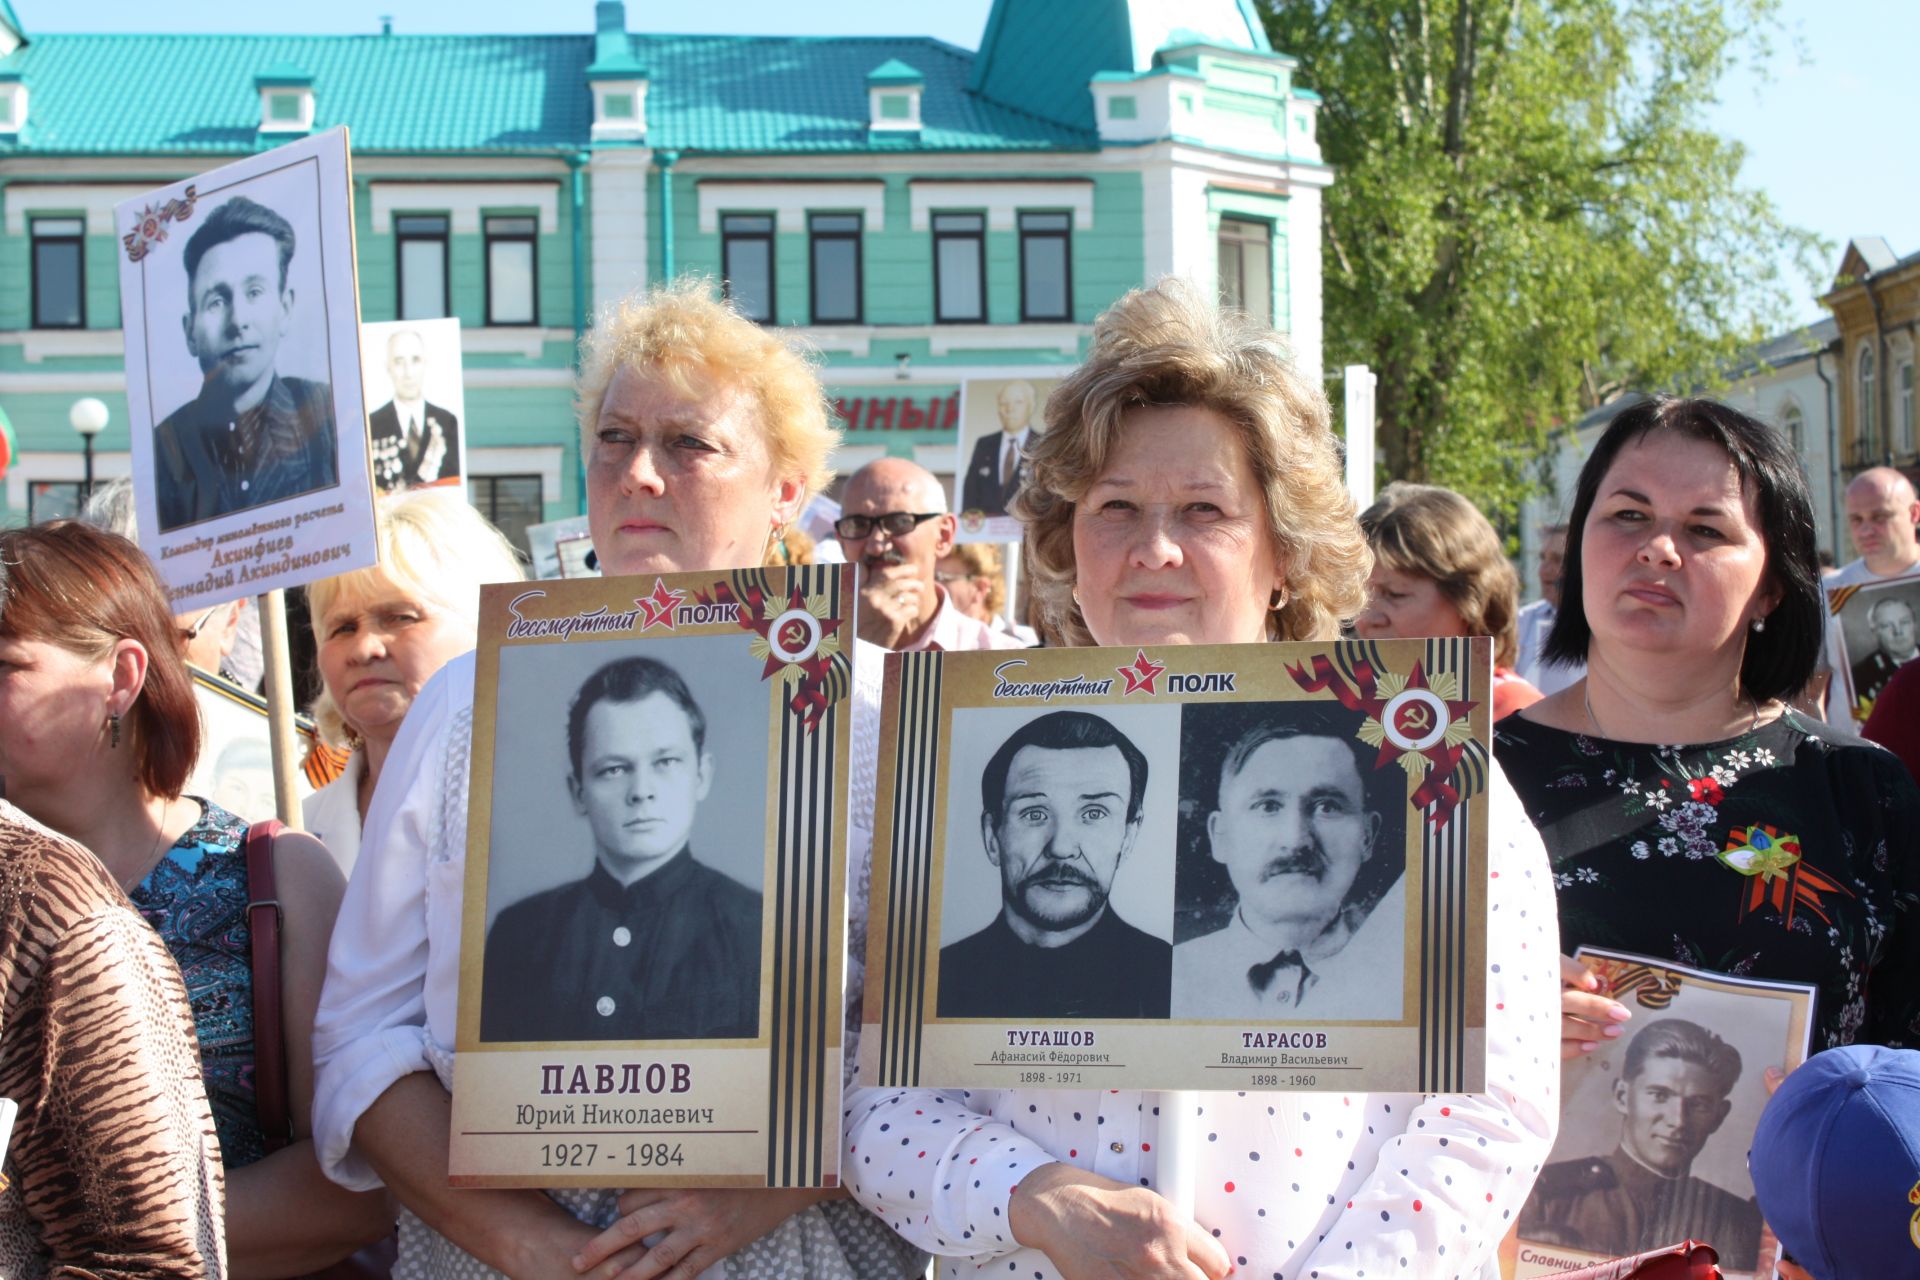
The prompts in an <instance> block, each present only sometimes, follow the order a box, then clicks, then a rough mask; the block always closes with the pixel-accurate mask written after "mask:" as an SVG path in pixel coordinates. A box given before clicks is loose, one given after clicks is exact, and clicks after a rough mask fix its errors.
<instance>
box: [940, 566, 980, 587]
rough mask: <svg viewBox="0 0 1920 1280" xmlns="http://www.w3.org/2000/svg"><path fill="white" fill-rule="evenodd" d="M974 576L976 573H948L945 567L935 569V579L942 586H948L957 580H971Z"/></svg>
mask: <svg viewBox="0 0 1920 1280" xmlns="http://www.w3.org/2000/svg"><path fill="white" fill-rule="evenodd" d="M973 578H974V575H973V574H971V573H948V572H947V571H946V570H944V569H935V570H934V571H933V580H934V581H935V582H937V583H939V584H940V585H942V586H947V585H950V584H952V583H955V582H971V581H973Z"/></svg>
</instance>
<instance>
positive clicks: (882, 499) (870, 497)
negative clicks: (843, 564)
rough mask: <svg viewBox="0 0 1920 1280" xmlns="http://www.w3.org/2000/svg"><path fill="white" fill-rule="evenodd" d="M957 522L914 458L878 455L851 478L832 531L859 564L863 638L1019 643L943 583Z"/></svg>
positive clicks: (977, 645)
mask: <svg viewBox="0 0 1920 1280" xmlns="http://www.w3.org/2000/svg"><path fill="white" fill-rule="evenodd" d="M955 527H956V522H955V520H954V518H953V514H952V513H951V512H949V511H948V510H947V498H946V494H945V492H944V491H943V490H942V489H941V486H940V482H939V481H938V480H936V479H935V478H934V475H933V473H932V472H931V471H928V470H927V469H926V468H925V467H922V466H920V465H919V464H918V463H914V462H910V461H908V460H907V459H905V458H876V459H875V460H874V461H872V462H869V463H868V464H867V465H866V466H864V467H862V468H860V469H859V470H858V471H856V472H854V473H853V475H852V476H850V477H849V478H848V480H847V487H846V489H845V490H844V491H843V492H842V493H841V495H840V518H839V519H838V520H836V521H835V522H834V526H833V530H834V533H835V534H837V535H838V537H839V541H840V550H841V551H842V552H843V553H844V554H845V555H846V557H847V563H848V564H852V565H858V566H859V569H860V587H859V602H858V605H857V607H856V618H855V623H854V629H855V633H856V634H858V635H859V637H860V638H861V639H862V640H865V641H866V642H867V643H869V644H876V645H879V646H880V647H881V648H883V649H896V650H901V651H912V650H920V649H941V650H948V651H952V650H971V649H1017V648H1021V647H1023V646H1022V645H1021V644H1020V642H1019V641H1018V640H1016V639H1014V638H1013V637H1012V636H1008V635H1004V634H1002V633H1001V632H998V631H995V630H993V629H992V628H990V627H987V626H985V625H983V624H981V623H979V622H976V621H975V620H974V619H972V618H969V617H968V616H967V615H966V614H964V613H962V612H961V611H960V610H959V608H958V607H956V606H955V604H954V603H953V600H952V599H951V597H949V596H948V595H947V589H946V588H945V587H943V586H941V585H940V583H939V580H938V575H939V568H940V558H941V557H942V556H944V555H946V554H947V553H948V552H949V551H952V550H953V539H954V530H955Z"/></svg>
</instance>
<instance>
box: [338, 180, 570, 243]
mask: <svg viewBox="0 0 1920 1280" xmlns="http://www.w3.org/2000/svg"><path fill="white" fill-rule="evenodd" d="M367 186H368V190H369V191H370V192H371V194H372V197H373V229H374V230H375V231H376V232H378V233H379V234H381V235H392V234H393V215H394V213H395V212H396V211H398V212H401V213H428V212H431V213H445V214H446V215H447V218H448V230H449V231H451V232H453V233H454V234H456V235H467V236H477V235H479V234H480V215H481V211H482V210H499V209H518V208H532V209H535V210H538V212H539V215H540V234H541V235H543V236H550V235H552V234H554V232H556V231H558V230H559V229H560V184H559V183H557V182H381V181H379V180H378V179H376V180H374V181H373V182H370V183H368V184H367Z"/></svg>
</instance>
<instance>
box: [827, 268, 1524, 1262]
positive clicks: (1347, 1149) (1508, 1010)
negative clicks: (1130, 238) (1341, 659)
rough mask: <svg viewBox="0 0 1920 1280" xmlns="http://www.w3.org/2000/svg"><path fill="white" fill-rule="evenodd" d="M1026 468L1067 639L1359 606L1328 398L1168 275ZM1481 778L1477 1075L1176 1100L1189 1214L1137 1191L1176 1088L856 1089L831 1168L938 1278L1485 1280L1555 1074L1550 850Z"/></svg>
mask: <svg viewBox="0 0 1920 1280" xmlns="http://www.w3.org/2000/svg"><path fill="white" fill-rule="evenodd" d="M1028 476H1029V478H1028V480H1027V482H1026V487H1025V488H1023V489H1022V490H1021V493H1020V495H1019V497H1018V498H1016V500H1015V504H1014V506H1015V511H1016V514H1018V515H1020V516H1021V518H1022V519H1023V520H1024V521H1025V522H1026V536H1027V551H1028V556H1029V560H1030V562H1031V564H1032V567H1033V577H1034V590H1035V596H1036V601H1037V603H1038V604H1039V606H1040V608H1041V611H1042V616H1043V619H1044V621H1045V624H1046V626H1047V629H1048V630H1049V631H1051V632H1052V633H1053V635H1055V636H1056V637H1058V638H1059V639H1060V640H1062V641H1064V642H1065V643H1067V644H1070V645H1086V644H1103V645H1128V646H1132V645H1152V644H1227V643H1246V642H1254V641H1260V640H1267V639H1328V638H1332V637H1333V636H1334V635H1335V634H1336V633H1337V629H1338V626H1339V623H1340V621H1341V620H1342V619H1343V618H1347V617H1351V616H1352V615H1353V614H1355V613H1357V612H1358V611H1359V610H1360V608H1361V607H1362V606H1363V605H1364V604H1365V601H1366V595H1365V587H1366V581H1367V574H1368V570H1369V565H1370V560H1371V556H1370V554H1369V553H1368V550H1367V546H1366V542H1365V539H1364V538H1363V537H1362V535H1361V532H1360V529H1359V526H1358V524H1357V523H1356V522H1355V518H1354V508H1353V503H1352V501H1351V499H1350V498H1349V497H1348V496H1347V493H1346V490H1345V486H1344V483H1343V478H1342V468H1341V463H1340V458H1339V453H1338V445H1337V443H1336V441H1335V439H1334V437H1333V434H1332V432H1331V430H1330V427H1329V411H1328V407H1327V402H1326V399H1325V397H1324V396H1323V395H1322V394H1321V392H1320V391H1319V390H1318V388H1316V387H1313V386H1311V385H1310V384H1308V383H1307V382H1305V381H1304V380H1303V379H1302V378H1301V377H1300V376H1299V374H1297V373H1296V372H1295V371H1294V370H1293V368H1292V367H1291V365H1290V364H1289V362H1288V359H1287V357H1286V354H1285V352H1284V350H1283V348H1282V346H1281V343H1280V340H1279V339H1278V338H1277V337H1276V336H1275V335H1274V334H1273V333H1272V332H1271V331H1270V330H1267V329H1264V328H1262V327H1260V326H1257V325H1255V324H1253V323H1252V322H1250V321H1248V320H1246V319H1245V318H1244V317H1242V316H1239V315H1237V314H1232V315H1227V314H1220V313H1217V312H1216V311H1215V309H1214V308H1213V307H1212V306H1210V305H1209V304H1208V303H1206V302H1205V301H1203V300H1202V299H1201V298H1200V297H1199V296H1198V294H1197V293H1196V292H1195V291H1193V290H1192V289H1191V288H1189V287H1185V286H1182V285H1180V284H1178V283H1177V282H1171V281H1170V282H1165V283H1163V284H1161V285H1160V286H1159V287H1158V288H1156V289H1153V290H1149V291H1136V292H1134V293H1132V294H1129V295H1128V296H1127V297H1125V298H1123V299H1122V300H1121V301H1120V302H1118V303H1117V304H1115V306H1114V307H1113V308H1112V310H1110V311H1109V312H1108V313H1107V314H1106V315H1105V316H1103V317H1102V318H1101V320H1100V322H1099V323H1098V324H1097V325H1096V326H1095V331H1094V342H1093V348H1092V350H1091V352H1090V354H1089V356H1088V360H1087V362H1086V364H1085V365H1083V366H1082V367H1081V369H1080V370H1079V371H1078V372H1076V373H1075V374H1074V375H1073V376H1072V377H1070V378H1068V379H1067V380H1066V382H1064V383H1063V384H1062V385H1061V386H1060V387H1059V389H1058V390H1056V391H1055V392H1054V393H1053V395H1052V396H1051V397H1050V398H1049V399H1048V402H1047V429H1046V431H1045V432H1044V433H1043V434H1040V435H1038V436H1037V439H1036V443H1035V444H1033V445H1032V446H1031V447H1030V455H1029V471H1028ZM1490 786H1491V793H1490V797H1489V799H1490V802H1491V803H1490V812H1491V827H1492V831H1491V836H1490V840H1489V844H1490V850H1489V852H1490V859H1489V862H1490V875H1491V877H1492V878H1491V880H1490V882H1489V885H1488V907H1489V911H1490V913H1491V914H1490V917H1489V919H1490V924H1491V926H1492V927H1491V929H1490V930H1489V936H1488V942H1487V949H1488V961H1489V965H1488V969H1489V972H1488V977H1487V1032H1486V1042H1487V1092H1486V1093H1485V1094H1484V1095H1474V1096H1437V1097H1420V1096H1417V1095H1409V1094H1378V1093H1376V1094H1361V1093H1354V1094H1338V1093H1315V1094H1285V1093H1268V1094H1259V1093H1247V1094H1218V1093H1214V1094H1198V1095H1193V1096H1194V1097H1196V1098H1197V1105H1198V1107H1199V1114H1198V1115H1197V1116H1196V1117H1194V1123H1193V1125H1192V1126H1190V1127H1191V1128H1192V1129H1193V1130H1194V1136H1193V1141H1194V1143H1195V1145H1196V1146H1197V1148H1198V1150H1197V1151H1195V1152H1193V1153H1190V1154H1192V1156H1193V1158H1194V1162H1195V1166H1196V1168H1197V1170H1198V1172H1197V1176H1196V1177H1195V1179H1194V1180H1195V1183H1196V1184H1197V1194H1196V1197H1195V1203H1194V1207H1193V1219H1192V1220H1191V1221H1189V1220H1187V1219H1185V1218H1184V1216H1183V1215H1182V1214H1181V1213H1180V1212H1178V1211H1176V1210H1175V1209H1174V1207H1173V1206H1172V1205H1171V1204H1170V1203H1169V1202H1168V1201H1167V1200H1165V1199H1163V1198H1162V1197H1161V1196H1160V1195H1159V1194H1158V1193H1157V1192H1156V1191H1155V1190H1154V1188H1155V1186H1156V1183H1157V1180H1158V1179H1159V1177H1160V1175H1161V1173H1162V1168H1163V1166H1162V1165H1161V1163H1160V1161H1161V1157H1162V1155H1163V1154H1164V1153H1163V1152H1162V1151H1160V1150H1159V1149H1158V1148H1159V1147H1160V1145H1161V1143H1160V1133H1161V1129H1160V1122H1159V1112H1158V1104H1159V1103H1160V1101H1161V1099H1162V1097H1163V1096H1168V1095H1160V1094H1152V1093H1140V1092H1134V1091H1090V1090H1071V1091H1069V1090H1012V1089H1008V1090H973V1091H970V1092H963V1091H958V1090H942V1091H931V1090H898V1089H892V1090H884V1089H867V1090H861V1091H859V1092H857V1093H855V1094H854V1095H853V1096H851V1097H850V1098H849V1099H848V1104H847V1128H846V1152H845V1155H844V1157H843V1161H842V1169H843V1175H842V1176H843V1177H844V1178H845V1180H846V1182H847V1184H848V1186H849V1188H850V1189H851V1190H852V1191H853V1194H854V1195H855V1197H856V1198H858V1199H859V1200H860V1201H861V1203H863V1204H865V1205H866V1206H867V1207H868V1208H870V1209H872V1210H873V1211H874V1212H875V1213H877V1214H879V1215H880V1216H881V1217H882V1218H883V1219H885V1220H886V1221H887V1222H888V1223H889V1224H890V1225H892V1226H893V1227H894V1228H895V1230H897V1231H899V1232H900V1233H901V1234H903V1235H905V1236H906V1237H907V1238H908V1239H910V1240H912V1241H913V1242H914V1243H916V1244H918V1245H920V1246H921V1247H922V1248H925V1249H928V1250H930V1251H932V1252H933V1253H935V1254H936V1255H938V1256H939V1268H940V1271H939V1274H940V1275H941V1276H942V1277H949V1278H956V1280H957V1278H959V1277H976V1276H977V1277H983V1278H984V1277H990V1276H1007V1275H1017V1276H1021V1277H1027V1276H1035V1277H1041V1278H1042V1280H1051V1278H1052V1277H1065V1278H1066V1280H1080V1278H1081V1277H1087V1278H1089V1280H1090V1278H1091V1277H1096V1276H1099V1277H1107V1276H1123V1277H1154V1278H1156V1280H1158V1278H1162V1277H1166V1278H1172V1277H1181V1278H1184V1280H1193V1278H1195V1277H1199V1276H1206V1277H1209V1278H1210V1280H1217V1278H1218V1277H1220V1276H1224V1275H1226V1274H1227V1273H1228V1271H1229V1269H1234V1270H1237V1271H1240V1272H1243V1273H1248V1274H1257V1275H1259V1276H1261V1277H1263V1278H1264V1277H1267V1276H1274V1277H1276V1280H1278V1278H1280V1277H1284V1278H1285V1280H1293V1277H1296V1276H1298V1277H1302V1280H1305V1278H1306V1277H1309V1276H1318V1277H1322V1278H1323V1280H1330V1278H1332V1277H1343V1278H1345V1277H1357V1276H1360V1275H1363V1274H1364V1275H1376V1276H1383V1277H1384V1276H1422V1277H1442V1276H1456V1275H1479V1274H1481V1272H1482V1270H1483V1269H1484V1268H1488V1267H1490V1266H1492V1265H1493V1264H1492V1259H1493V1256H1494V1252H1495V1250H1496V1248H1497V1246H1498V1244H1499V1241H1500V1238H1501V1236H1502V1235H1503V1234H1504V1232H1505V1231H1506V1230H1507V1228H1508V1227H1509V1226H1511V1225H1512V1219H1513V1215H1514V1213H1516V1212H1517V1211H1518V1209H1519V1207H1520V1204H1521V1202H1522V1201H1523V1200H1524V1199H1525V1198H1526V1195H1527V1192H1528V1190H1529V1188H1530V1187H1531V1186H1532V1184H1533V1180H1534V1176H1535V1175H1536V1174H1537V1173H1538V1171H1539V1168H1540V1165H1541V1163H1542V1161H1543V1160H1544V1159H1545V1157H1546V1154H1547V1151H1548V1149H1549V1147H1550V1146H1551V1145H1552V1139H1553V1135H1554V1131H1555V1125H1556V1115H1557V1097H1556V1095H1557V1086H1558V1070H1559V1055H1558V1044H1557V1041H1558V1036H1559V986H1560V983H1559V960H1558V950H1557V944H1558V933H1557V929H1556V925H1555V915H1554V904H1553V892H1552V883H1551V878H1550V876H1549V873H1548V870H1547V863H1546V857H1545V854H1544V852H1543V851H1542V849H1541V845H1540V840H1539V836H1538V835H1537V834H1536V833H1535V832H1534V830H1533V828H1532V827H1531V826H1530V825H1528V823H1527V821H1526V819H1525V817H1524V816H1523V815H1522V814H1521V812H1520V809H1519V806H1518V804H1517V802H1516V801H1515V799H1514V797H1513V793H1512V790H1511V788H1510V787H1508V785H1507V783H1506V779H1505V778H1504V776H1503V775H1501V774H1500V773H1499V772H1498V770H1494V771H1493V776H1492V778H1491V780H1490ZM923 1152H924V1157H923V1156H922V1154H921V1153H923ZM989 1171H990V1172H989ZM956 1174H958V1176H956Z"/></svg>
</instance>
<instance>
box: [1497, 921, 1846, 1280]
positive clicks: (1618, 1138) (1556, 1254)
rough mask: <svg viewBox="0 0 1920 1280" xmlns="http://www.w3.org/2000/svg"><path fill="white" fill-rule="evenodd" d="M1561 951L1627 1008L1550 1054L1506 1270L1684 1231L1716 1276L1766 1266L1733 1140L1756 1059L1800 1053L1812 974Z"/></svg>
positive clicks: (1746, 1111)
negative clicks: (1742, 974) (1747, 972)
mask: <svg viewBox="0 0 1920 1280" xmlns="http://www.w3.org/2000/svg"><path fill="white" fill-rule="evenodd" d="M1574 956H1575V958H1576V959H1578V960H1579V961H1580V962H1581V963H1583V964H1585V965H1586V966H1587V968H1589V969H1591V970H1592V971H1593V972H1594V973H1595V974H1597V975H1598V976H1599V978H1600V982H1601V991H1602V993H1603V994H1605V995H1608V996H1611V997H1612V998H1613V999H1615V1000H1618V1001H1619V1002H1620V1003H1622V1004H1624V1005H1626V1006H1627V1007H1628V1008H1629V1009H1631V1010H1632V1011H1633V1017H1632V1018H1631V1019H1630V1020H1629V1021H1627V1022H1626V1023H1625V1024H1623V1025H1624V1027H1625V1032H1624V1034H1622V1035H1621V1036H1620V1037H1619V1038H1618V1039H1615V1040H1612V1041H1610V1042H1609V1043H1607V1044H1606V1045H1605V1046H1604V1047H1602V1048H1601V1049H1599V1050H1597V1051H1596V1052H1593V1053H1591V1054H1588V1055H1586V1056H1584V1057H1581V1058H1578V1059H1575V1060H1573V1061H1570V1062H1567V1063H1565V1064H1564V1065H1563V1066H1562V1067H1561V1071H1560V1136H1559V1138H1558V1139H1557V1140H1556V1141H1555V1142H1554V1146H1553V1152H1552V1154H1551V1155H1550V1156H1549V1157H1548V1162H1547V1164H1546V1166H1545V1167H1544V1168H1543V1169H1542V1170H1541V1171H1540V1178H1539V1180H1538V1181H1537V1182H1536V1183H1535V1184H1534V1188H1533V1195H1532V1197H1531V1198H1529V1199H1528V1201H1527V1203H1526V1205H1525V1206H1524V1207H1523V1208H1522V1209H1521V1211H1520V1225H1519V1230H1518V1235H1519V1243H1520V1252H1519V1261H1518V1264H1517V1267H1516V1269H1515V1271H1514V1274H1515V1275H1516V1276H1518V1277H1521V1278H1522V1280H1526V1278H1527V1277H1532V1276H1543V1275H1551V1274H1554V1273H1556V1272H1562V1271H1568V1270H1571V1269H1573V1268H1575V1267H1580V1266H1586V1265H1588V1264H1590V1263H1594V1262H1600V1261H1604V1260H1606V1259H1609V1258H1616V1257H1623V1256H1626V1255H1628V1254H1636V1253H1642V1252H1645V1251H1647V1250H1649V1249H1657V1248H1660V1247H1662V1246H1664V1245H1671V1244H1677V1243H1678V1242H1680V1241H1682V1240H1688V1239H1694V1240H1704V1241H1706V1242H1707V1243H1709V1244H1711V1245H1712V1246H1713V1247H1714V1249H1715V1250H1716V1251H1718V1253H1719V1255H1720V1269H1721V1270H1722V1271H1723V1272H1725V1273H1726V1274H1727V1275H1729V1276H1733V1275H1763V1276H1764V1275H1770V1274H1772V1268H1773V1263H1774V1261H1775V1254H1776V1252H1777V1243H1776V1242H1775V1240H1774V1238H1773V1234H1772V1233H1771V1232H1769V1231H1768V1230H1767V1229H1766V1227H1765V1224H1764V1223H1763V1222H1762V1221H1761V1217H1760V1209H1759V1206H1758V1205H1756V1204H1755V1203H1754V1199H1753V1179H1752V1178H1750V1177H1749V1176H1748V1174H1747V1148H1748V1147H1750V1146H1751V1145H1752V1144H1753V1131H1754V1127H1755V1126H1756V1125H1757V1124H1758V1123H1759V1122H1760V1112H1761V1111H1762V1110H1763V1109H1764V1108H1765V1107H1766V1105H1767V1087H1766V1083H1765V1080H1764V1078H1763V1077H1764V1075H1765V1071H1766V1069H1767V1068H1768V1067H1781V1068H1783V1069H1785V1070H1788V1071H1791V1070H1792V1069H1793V1068H1795V1067H1797V1066H1799V1065H1800V1063H1802V1062H1804V1061H1805V1060H1806V1057H1807V1052H1808V1049H1809V1047H1810V1043H1811V1039H1812V1035H1813V1023H1812V1014H1813V1001H1814V990H1815V988H1814V987H1813V986H1811V985H1803V984H1800V983H1790V982H1765V981H1760V980H1757V979H1751V978H1738V977H1731V976H1729V975H1727V974H1720V973H1709V972H1705V971H1702V970H1699V969H1691V968H1687V967H1686V966H1683V965H1676V964H1671V963H1668V962H1666V961H1663V960H1656V959H1652V958H1649V957H1646V956H1637V955H1633V954H1631V953H1628V952H1618V951H1606V950H1601V949H1598V948H1592V947H1582V948H1580V949H1579V950H1578V951H1576V952H1575V953H1574Z"/></svg>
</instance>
